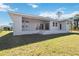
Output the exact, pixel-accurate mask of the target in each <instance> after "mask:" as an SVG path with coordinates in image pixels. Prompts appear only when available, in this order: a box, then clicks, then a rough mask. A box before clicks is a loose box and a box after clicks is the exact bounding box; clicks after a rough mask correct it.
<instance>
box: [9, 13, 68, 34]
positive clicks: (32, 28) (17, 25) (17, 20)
mask: <svg viewBox="0 0 79 59" xmlns="http://www.w3.org/2000/svg"><path fill="white" fill-rule="evenodd" d="M10 16H11V18H12V20H13V22H14V29H13V31H14V33H13V34H14V35H22V34H36V33H38V34H57V33H67V32H68V31H69V25H68V24H67V21H64V22H57V23H58V24H57V27H53V22H54V21H50V22H49V28H50V29H49V30H36V27H37V26H39V25H40V23H43V22H42V21H40V20H34V19H26V20H27V21H29V23H28V25H29V28H28V30H26V31H22V16H21V15H16V14H10ZM60 23H61V24H62V30H60V29H59V24H60Z"/></svg>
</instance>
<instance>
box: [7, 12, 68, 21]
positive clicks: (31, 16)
mask: <svg viewBox="0 0 79 59" xmlns="http://www.w3.org/2000/svg"><path fill="white" fill-rule="evenodd" d="M8 13H9V15H19V16H23V17H26V18H31V19H37V20H43V21H67V20H68V19H69V18H67V19H65V18H60V20H59V19H57V18H51V17H43V16H37V15H27V14H21V13H15V12H8Z"/></svg>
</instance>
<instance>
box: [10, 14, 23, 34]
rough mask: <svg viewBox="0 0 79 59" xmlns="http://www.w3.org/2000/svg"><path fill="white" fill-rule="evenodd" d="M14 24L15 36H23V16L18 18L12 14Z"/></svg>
mask: <svg viewBox="0 0 79 59" xmlns="http://www.w3.org/2000/svg"><path fill="white" fill-rule="evenodd" d="M11 18H12V21H13V22H14V24H13V32H14V33H13V35H21V29H22V27H21V26H22V16H18V15H15V14H11Z"/></svg>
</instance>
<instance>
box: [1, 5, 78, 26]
mask: <svg viewBox="0 0 79 59" xmlns="http://www.w3.org/2000/svg"><path fill="white" fill-rule="evenodd" d="M9 11H12V12H18V13H24V14H32V15H39V16H54V14H55V13H56V12H57V11H61V12H62V13H63V14H66V17H69V16H70V15H73V14H76V13H79V3H0V25H9V23H12V20H11V18H10V16H9V15H8V12H9Z"/></svg>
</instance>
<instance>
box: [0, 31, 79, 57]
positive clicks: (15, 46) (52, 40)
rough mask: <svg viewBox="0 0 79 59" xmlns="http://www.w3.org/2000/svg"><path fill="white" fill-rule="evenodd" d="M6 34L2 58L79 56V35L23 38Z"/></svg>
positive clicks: (0, 50) (2, 46) (3, 38)
mask: <svg viewBox="0 0 79 59" xmlns="http://www.w3.org/2000/svg"><path fill="white" fill-rule="evenodd" d="M3 33H4V32H3ZM6 33H8V34H6V35H4V36H2V37H1V38H0V42H2V43H1V44H0V55H1V56H14V55H15V56H39V55H40V56H75V55H78V56H79V33H70V34H57V35H36V34H35V35H21V36H13V35H12V33H9V32H6ZM4 34H5V33H4ZM0 35H2V33H0Z"/></svg>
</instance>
